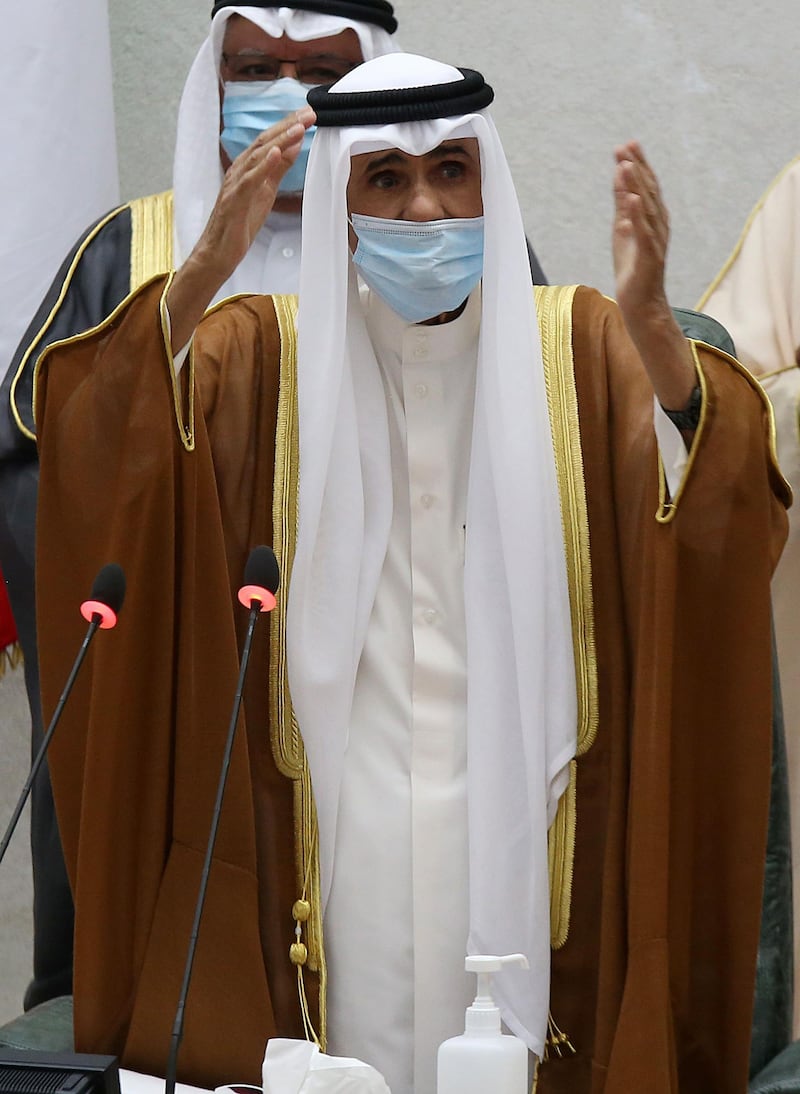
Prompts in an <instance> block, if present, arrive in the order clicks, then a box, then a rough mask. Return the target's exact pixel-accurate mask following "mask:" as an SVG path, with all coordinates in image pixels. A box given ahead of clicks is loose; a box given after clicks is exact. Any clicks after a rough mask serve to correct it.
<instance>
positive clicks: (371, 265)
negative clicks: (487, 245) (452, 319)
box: [350, 213, 483, 323]
mask: <svg viewBox="0 0 800 1094" xmlns="http://www.w3.org/2000/svg"><path fill="white" fill-rule="evenodd" d="M350 223H351V224H352V226H353V231H354V232H355V234H356V236H357V237H358V247H357V248H356V251H355V253H354V254H353V262H354V263H355V265H356V266H357V267H358V271H359V273H360V274H361V277H362V278H363V279H364V281H366V283H367V285H369V287H370V288H371V289H373V290H374V291H375V292H376V293H377V294H378V296H380V297H381V299H383V300H385V301H386V303H387V304H388V305H389V307H390V308H391V309H392V310H393V311H396V312H397V314H398V315H400V316H402V317H403V319H405V320H407V321H408V322H409V323H421V322H422V321H423V320H425V319H432V318H433V316H434V315H441V314H442V313H444V312H449V311H455V309H456V308H457V307H458V306H459V305H460V304H462V303H463V302H464V301H465V300H466V299H467V297H468V296H469V294H470V293H471V292H472V290H473V289H474V288H475V286H476V285H477V284H478V282H479V281H480V279H481V275H482V274H483V217H469V218H464V219H456V220H429V221H420V222H417V221H413V220H384V219H382V218H381V217H368V216H363V215H362V214H360V213H353V214H352V215H351V217H350Z"/></svg>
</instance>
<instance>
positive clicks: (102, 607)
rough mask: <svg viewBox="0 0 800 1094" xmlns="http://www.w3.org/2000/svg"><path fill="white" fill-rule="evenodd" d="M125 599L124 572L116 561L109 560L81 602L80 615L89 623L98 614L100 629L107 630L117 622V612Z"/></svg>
mask: <svg viewBox="0 0 800 1094" xmlns="http://www.w3.org/2000/svg"><path fill="white" fill-rule="evenodd" d="M124 599H125V574H124V573H123V570H122V567H121V566H119V565H118V564H117V563H116V562H109V563H108V564H107V565H106V566H104V567H103V568H102V570H100V572H99V573H98V575H97V577H96V578H95V579H94V583H93V585H92V591H91V593H90V594H89V599H88V600H84V602H83V603H82V604H81V615H82V616H83V618H84V619H85V620H86V621H87V622H89V623H91V622H92V620H93V618H94V617H95V616H96V615H99V616H100V629H101V630H109V629H110V628H111V627H113V626H115V624H116V622H117V614H118V613H119V610H120V608H121V607H122V602H123V600H124Z"/></svg>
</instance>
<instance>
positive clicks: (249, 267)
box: [212, 212, 301, 304]
mask: <svg viewBox="0 0 800 1094" xmlns="http://www.w3.org/2000/svg"><path fill="white" fill-rule="evenodd" d="M300 225H301V220H300V214H299V213H275V212H273V213H270V215H269V217H268V218H267V219H266V221H265V222H264V225H263V227H262V228H261V229H260V231H259V232H258V233H257V234H256V237H255V239H254V240H253V242H252V243H251V245H250V249H249V250H248V252H247V254H246V255H245V257H244V258H243V260H242V261H241V263H240V264H239V266H238V267H237V268H236V270H235V271H234V273H233V274H232V275H231V277H230V278H229V279H228V280H227V281H226V282H225V284H224V285H223V286H222V288H221V289H220V290H219V292H218V293H217V294H216V296H215V297H214V299H213V301H212V304H217V303H219V301H220V300H224V299H225V298H226V297H228V296H234V295H236V294H237V293H243V292H247V293H256V292H260V293H277V294H281V293H290V294H291V293H296V292H297V289H298V287H299V284H300V237H301V227H300Z"/></svg>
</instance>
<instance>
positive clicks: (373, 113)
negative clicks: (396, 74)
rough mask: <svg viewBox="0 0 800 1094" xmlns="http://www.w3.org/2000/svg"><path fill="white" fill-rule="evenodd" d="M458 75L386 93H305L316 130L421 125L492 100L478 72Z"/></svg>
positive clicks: (464, 70)
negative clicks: (315, 116)
mask: <svg viewBox="0 0 800 1094" xmlns="http://www.w3.org/2000/svg"><path fill="white" fill-rule="evenodd" d="M458 71H459V72H460V73H461V74H462V76H463V77H464V79H463V80H451V81H449V82H448V83H444V84H425V85H423V86H422V87H401V88H390V89H389V90H388V91H344V92H342V93H340V94H339V93H337V92H335V91H334V92H331V89H330V88H329V87H314V88H312V89H311V91H309V93H308V102H309V105H310V106H312V107H313V108H314V112H315V114H316V115H317V125H318V126H325V125H328V126H344V125H391V124H392V123H394V122H422V121H429V120H430V119H431V118H455V117H457V116H458V115H459V114H474V113H475V112H476V111H478V110H483V108H484V107H486V106H488V105H489V103H490V102H491V101H492V100H493V99H494V91H493V90H492V88H491V87H490V86H489V84H487V83H486V81H485V80H484V78H483V76H481V74H480V72H475V70H474V69H471V68H460V69H459V70H458ZM334 86H335V85H334Z"/></svg>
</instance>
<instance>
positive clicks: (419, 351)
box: [414, 346, 428, 360]
mask: <svg viewBox="0 0 800 1094" xmlns="http://www.w3.org/2000/svg"><path fill="white" fill-rule="evenodd" d="M414 356H415V357H416V358H418V359H420V360H421V359H422V358H425V357H427V356H428V347H427V346H417V347H416V349H415V350H414Z"/></svg>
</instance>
